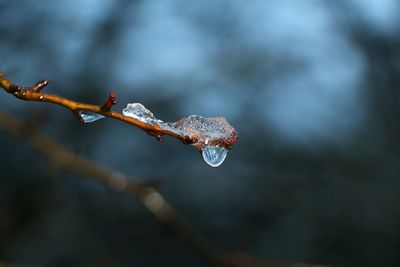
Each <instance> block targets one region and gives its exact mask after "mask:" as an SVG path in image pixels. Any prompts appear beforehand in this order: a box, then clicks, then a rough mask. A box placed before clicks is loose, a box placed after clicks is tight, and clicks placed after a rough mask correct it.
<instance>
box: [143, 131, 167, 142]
mask: <svg viewBox="0 0 400 267" xmlns="http://www.w3.org/2000/svg"><path fill="white" fill-rule="evenodd" d="M147 134H148V135H150V136H153V137H155V138H156V139H157V141H159V142H162V141H164V135H163V134H162V133H159V132H155V131H147Z"/></svg>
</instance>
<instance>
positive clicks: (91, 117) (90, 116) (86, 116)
mask: <svg viewBox="0 0 400 267" xmlns="http://www.w3.org/2000/svg"><path fill="white" fill-rule="evenodd" d="M79 115H80V116H81V118H82V120H83V122H84V123H90V122H94V121H97V120H100V119H103V118H104V116H103V115H101V114H98V113H96V112H93V111H89V110H80V111H79Z"/></svg>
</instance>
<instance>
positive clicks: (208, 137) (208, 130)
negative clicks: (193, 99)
mask: <svg viewBox="0 0 400 267" xmlns="http://www.w3.org/2000/svg"><path fill="white" fill-rule="evenodd" d="M122 113H123V114H124V115H125V116H127V117H131V118H134V119H136V120H139V121H141V122H144V123H147V124H152V125H154V124H157V125H158V126H159V127H160V128H162V129H164V130H167V131H170V132H174V133H176V134H179V135H180V136H183V137H184V138H185V140H186V139H187V140H188V142H189V143H190V144H192V145H193V146H195V147H196V148H197V149H198V150H199V151H201V152H202V156H203V159H204V161H205V162H206V163H207V164H208V165H210V166H211V167H218V166H220V165H221V164H222V163H223V162H224V160H225V158H226V155H227V153H228V150H229V149H230V148H231V147H232V146H233V145H234V144H235V143H236V141H237V133H236V131H235V129H234V128H233V127H232V126H231V125H229V123H228V122H227V121H226V120H225V119H224V118H223V117H213V118H204V117H201V116H198V115H191V116H189V117H186V118H183V119H180V120H179V121H177V122H163V121H161V120H158V119H157V118H156V117H154V115H153V113H152V112H151V111H150V110H148V109H147V108H145V107H144V106H143V105H142V104H140V103H129V104H128V105H127V106H126V108H124V109H123V110H122Z"/></svg>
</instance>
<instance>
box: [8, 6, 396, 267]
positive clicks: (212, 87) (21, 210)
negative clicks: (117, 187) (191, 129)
mask: <svg viewBox="0 0 400 267" xmlns="http://www.w3.org/2000/svg"><path fill="white" fill-rule="evenodd" d="M399 34H400V3H399V2H398V1H396V0H384V1H383V0H370V1H362V0H349V1H345V0H343V1H317V0H309V1H306V0H304V1H275V0H272V1H263V0H254V1H228V0H225V1H209V0H208V1H181V0H165V1H157V0H152V1H144V0H143V1H127V0H125V1H111V0H105V1H94V0H91V1H79V0H72V1H33V0H31V1H28V0H25V1H23V0H21V1H10V0H8V1H7V0H2V1H0V59H1V61H0V62H1V63H0V70H1V71H2V72H5V73H6V74H7V76H8V78H10V79H11V80H12V81H15V82H17V83H19V84H22V85H33V84H34V83H35V82H36V81H38V80H40V79H43V78H48V79H50V81H51V84H50V85H49V86H48V87H47V88H46V89H45V90H46V91H48V92H50V93H55V94H59V95H62V96H64V97H68V98H71V99H74V100H77V101H82V102H88V103H93V104H101V103H102V102H103V101H104V100H105V99H106V97H107V94H108V93H109V92H110V91H111V90H113V91H115V92H116V93H117V96H118V99H119V103H118V105H117V106H116V107H115V109H118V110H120V109H122V108H123V107H124V106H125V105H126V104H127V103H129V102H140V103H143V104H144V105H145V106H146V107H148V108H149V109H150V110H152V111H153V113H154V114H155V115H156V116H157V117H159V118H160V119H162V120H165V121H175V120H178V119H179V118H182V117H184V116H187V115H190V114H199V115H202V116H215V115H221V116H224V117H225V118H227V120H228V121H229V122H230V123H231V124H232V125H233V126H234V127H235V128H236V129H237V131H238V133H239V138H240V139H239V142H238V144H237V145H236V146H235V147H234V149H233V150H232V151H230V152H229V154H228V157H227V159H226V161H225V163H224V164H223V165H222V166H221V167H219V168H210V167H208V166H207V165H206V164H205V163H204V162H203V161H202V159H201V157H200V156H199V154H198V153H197V152H196V151H195V149H193V148H192V147H190V146H184V145H182V144H181V143H180V142H178V141H176V140H175V139H171V138H167V140H166V141H165V142H163V143H158V142H157V141H155V139H154V138H150V137H149V136H148V135H146V134H145V133H144V132H142V131H141V130H140V129H137V128H135V127H132V126H130V125H126V124H123V123H121V122H118V121H115V120H111V119H104V120H101V121H98V122H96V123H93V124H86V125H84V124H80V123H79V122H78V121H77V120H76V119H75V117H74V116H73V115H72V114H71V112H70V111H68V110H66V109H62V108H60V107H58V106H52V105H50V104H42V103H34V102H22V101H20V100H17V99H15V98H13V97H12V96H10V95H7V94H5V93H4V92H2V93H1V94H0V105H1V109H3V110H6V111H8V112H12V113H13V114H14V115H16V116H18V117H20V118H22V119H32V116H33V115H32V114H36V113H37V112H42V113H44V114H45V121H44V123H43V125H42V126H41V130H43V131H44V132H46V133H47V134H49V135H51V136H52V137H54V138H55V139H57V140H58V141H59V142H60V143H62V144H63V145H64V146H65V147H67V148H68V149H70V150H72V151H74V152H76V153H78V154H80V155H84V156H87V157H89V158H91V159H94V160H96V161H98V162H100V163H104V164H107V165H108V166H110V167H112V168H115V169H117V170H119V171H121V172H124V173H126V174H129V175H133V176H135V177H138V179H140V180H142V181H145V182H152V183H153V182H155V183H157V184H159V186H160V191H161V192H162V193H163V194H164V195H165V197H166V198H167V199H168V200H169V201H171V202H172V204H173V205H174V206H175V207H176V209H177V210H178V211H180V212H181V213H183V215H184V216H185V217H187V219H188V220H189V221H191V222H192V223H193V224H194V225H195V226H196V227H197V228H198V229H199V230H200V231H201V232H203V233H204V234H205V235H206V236H207V237H209V238H211V239H212V240H214V241H215V242H216V243H217V244H219V245H221V246H223V247H225V248H227V249H234V250H237V249H239V250H245V251H248V252H249V253H250V254H251V255H254V256H257V257H260V258H263V259H273V260H284V261H294V262H304V261H305V262H317V263H329V264H335V265H339V266H398V265H399V264H400V256H399V253H398V251H399V249H400V228H399V225H400V180H399V179H400V177H399V173H400V172H399V171H400V167H399V166H400V154H399V149H400V127H399V125H400V124H399V118H400V105H399V101H400V98H399V97H400V35H399ZM0 142H1V146H2V148H1V152H0V160H1V166H0V173H1V179H0V259H1V260H3V261H10V262H18V263H23V264H28V265H40V266H77V265H90V264H91V265H90V266H99V265H101V264H103V265H104V266H161V265H164V264H166V263H168V264H169V265H170V266H203V265H204V263H203V262H201V261H199V260H198V259H197V258H196V257H194V256H193V255H192V254H190V252H189V251H188V249H186V248H184V247H182V246H181V244H179V243H178V242H177V241H175V239H173V237H171V235H170V234H169V233H168V232H166V231H164V229H163V228H162V227H161V226H160V225H159V224H158V223H157V222H156V221H155V220H154V219H153V218H152V217H151V216H150V214H149V213H148V212H147V211H146V210H145V209H144V208H143V207H142V206H141V205H140V204H139V202H138V201H137V200H135V199H134V198H132V197H131V196H129V195H127V194H121V193H116V192H113V191H111V190H110V189H108V188H106V187H105V186H104V185H101V184H98V183H96V182H92V181H89V180H86V179H84V178H82V177H78V176H74V175H71V174H67V173H59V172H57V171H54V168H52V166H51V165H50V164H49V162H48V161H47V160H46V159H45V158H43V157H42V156H40V155H38V154H37V153H36V152H35V151H34V150H33V149H32V148H31V147H30V146H29V145H28V144H26V143H24V142H21V140H20V139H17V138H15V137H12V136H10V135H8V134H6V133H4V132H2V131H0Z"/></svg>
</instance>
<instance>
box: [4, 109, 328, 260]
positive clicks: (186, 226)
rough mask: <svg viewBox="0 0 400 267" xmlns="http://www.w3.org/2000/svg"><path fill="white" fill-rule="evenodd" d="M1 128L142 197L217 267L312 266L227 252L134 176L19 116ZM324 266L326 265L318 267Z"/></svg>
mask: <svg viewBox="0 0 400 267" xmlns="http://www.w3.org/2000/svg"><path fill="white" fill-rule="evenodd" d="M0 128H2V129H4V130H5V131H7V132H8V133H10V134H13V135H15V136H19V137H22V138H24V139H25V140H27V141H28V142H29V143H30V144H31V145H32V146H33V147H34V148H35V149H36V150H37V151H38V152H40V153H41V154H43V155H44V156H45V157H47V158H48V159H49V160H50V161H52V162H53V163H55V164H56V165H57V166H58V167H59V168H60V169H62V170H65V171H69V172H71V173H74V174H78V175H82V176H85V177H88V178H91V179H93V180H95V181H98V182H101V183H104V184H106V185H107V186H109V187H111V188H112V189H114V190H116V191H125V192H129V193H131V194H132V195H134V196H135V197H136V198H138V199H139V200H140V201H141V203H142V204H143V205H144V207H145V208H146V209H147V210H148V211H149V212H150V213H151V214H152V215H153V216H154V218H155V219H156V220H157V221H158V222H160V223H161V224H163V225H165V226H167V227H168V229H170V230H171V231H172V232H173V233H174V236H175V237H176V238H177V239H178V240H180V241H181V242H182V243H183V245H185V246H186V247H187V248H188V249H189V250H190V251H191V252H192V253H193V254H195V255H197V256H198V257H199V258H200V259H202V260H204V261H206V262H208V263H210V264H212V265H214V266H224V267H228V266H229V267H289V266H292V267H297V266H298V267H311V265H308V264H285V263H275V262H269V261H268V262H267V261H263V260H259V259H255V258H253V257H251V256H250V255H249V254H247V253H246V252H243V251H227V250H225V249H222V248H220V247H218V246H217V245H216V244H214V243H213V242H212V241H210V240H209V239H207V238H206V237H204V236H203V235H202V234H201V233H200V232H199V231H198V230H197V229H195V228H194V227H193V226H192V225H191V224H190V223H189V222H187V221H186V220H185V219H184V218H183V217H182V216H181V215H180V214H179V213H178V212H177V211H176V210H175V209H174V208H173V206H172V205H171V204H170V203H169V202H168V201H167V200H166V199H165V198H164V197H163V196H162V194H161V193H160V192H158V191H157V189H156V188H154V187H152V186H149V185H146V184H143V183H140V182H137V180H136V179H135V178H134V177H129V176H126V175H124V174H122V173H120V172H116V171H114V170H112V169H110V168H108V167H106V166H104V165H100V164H98V163H96V162H95V161H92V160H90V159H87V158H84V157H82V156H79V155H77V154H74V153H72V152H71V151H68V150H66V149H65V148H63V147H62V146H61V145H59V144H58V143H57V142H56V141H55V140H53V139H52V138H50V137H49V136H47V135H45V134H43V133H41V132H40V131H38V130H36V129H35V128H33V129H30V130H29V131H27V130H26V125H25V124H24V123H22V122H21V121H19V120H18V119H17V118H16V117H14V116H13V115H11V114H8V113H6V112H3V111H0ZM318 266H319V267H322V265H318Z"/></svg>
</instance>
